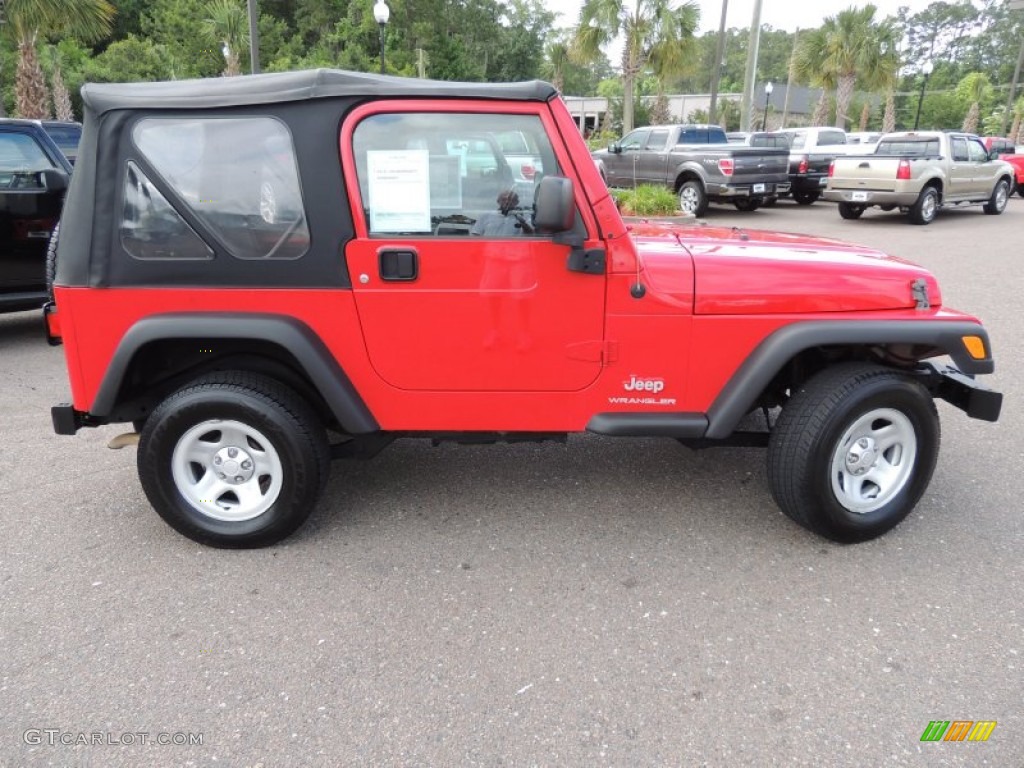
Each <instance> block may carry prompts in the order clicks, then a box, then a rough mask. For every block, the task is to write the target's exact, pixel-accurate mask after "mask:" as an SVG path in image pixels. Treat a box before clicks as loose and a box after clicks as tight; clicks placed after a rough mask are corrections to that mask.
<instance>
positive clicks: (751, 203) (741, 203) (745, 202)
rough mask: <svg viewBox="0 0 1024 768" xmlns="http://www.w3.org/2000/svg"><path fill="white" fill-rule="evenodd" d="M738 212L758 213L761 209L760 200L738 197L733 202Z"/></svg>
mask: <svg viewBox="0 0 1024 768" xmlns="http://www.w3.org/2000/svg"><path fill="white" fill-rule="evenodd" d="M732 204H733V205H735V206H736V210H737V211H756V210H757V209H758V208H760V207H761V201H760V200H753V199H751V198H749V197H738V198H736V199H735V200H733V201H732Z"/></svg>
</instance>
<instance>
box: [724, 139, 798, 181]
mask: <svg viewBox="0 0 1024 768" xmlns="http://www.w3.org/2000/svg"><path fill="white" fill-rule="evenodd" d="M732 156H733V174H732V175H733V179H743V178H745V177H751V178H752V177H755V176H757V177H763V176H780V177H781V178H780V180H782V181H785V178H786V177H788V174H789V153H788V152H787V151H786V150H784V149H761V148H758V147H750V148H749V149H746V148H736V149H733V151H732Z"/></svg>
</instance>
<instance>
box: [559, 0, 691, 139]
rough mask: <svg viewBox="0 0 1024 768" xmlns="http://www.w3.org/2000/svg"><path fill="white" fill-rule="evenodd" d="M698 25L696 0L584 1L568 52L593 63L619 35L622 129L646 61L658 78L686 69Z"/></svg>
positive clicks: (629, 122) (627, 126)
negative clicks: (675, 3)
mask: <svg viewBox="0 0 1024 768" xmlns="http://www.w3.org/2000/svg"><path fill="white" fill-rule="evenodd" d="M699 23H700V9H699V7H698V5H697V3H696V2H695V1H694V0H686V2H683V3H682V4H681V5H679V6H678V7H675V6H673V0H633V2H632V3H629V2H628V0H584V3H583V7H582V8H581V9H580V21H579V25H578V26H577V27H576V32H575V36H574V37H573V41H572V45H571V48H570V52H571V54H572V55H573V57H574V58H575V59H576V60H577V61H581V62H586V61H593V60H594V59H596V58H597V57H598V56H599V55H600V53H601V46H602V45H605V44H607V43H610V42H611V41H613V40H614V39H615V38H616V37H618V36H619V35H620V34H621V35H622V37H623V41H624V45H623V48H622V85H623V92H624V93H623V102H622V131H623V133H629V131H631V130H633V96H634V91H635V85H636V79H637V77H638V76H639V75H640V74H641V73H642V72H643V71H644V69H645V68H646V67H647V65H648V64H650V63H654V65H655V69H656V73H657V74H658V75H659V76H660V77H662V78H665V77H671V76H675V75H677V74H682V73H683V72H685V70H686V68H687V66H689V65H690V63H691V62H693V61H694V60H695V59H696V56H694V55H693V50H692V47H693V40H694V38H693V35H694V32H695V31H696V29H697V26H698V24H699Z"/></svg>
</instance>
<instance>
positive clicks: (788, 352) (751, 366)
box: [704, 320, 995, 440]
mask: <svg viewBox="0 0 1024 768" xmlns="http://www.w3.org/2000/svg"><path fill="white" fill-rule="evenodd" d="M963 336H978V337H980V338H981V339H982V340H983V341H984V343H985V353H986V356H985V358H984V359H982V360H978V359H975V358H973V357H971V356H970V354H969V353H968V351H967V349H966V347H964V344H963V341H962V337H963ZM880 344H920V345H927V346H931V347H934V348H936V349H940V350H942V352H943V353H945V354H948V355H949V356H950V357H951V358H952V359H953V362H954V364H955V365H956V366H957V368H959V369H960V370H961V371H962V372H963V373H966V374H969V375H974V374H979V373H992V371H993V370H994V369H995V363H994V361H993V359H992V347H991V346H990V345H989V340H988V333H987V332H986V331H985V329H984V328H983V327H982V326H981V325H979V324H978V323H973V322H969V321H945V320H846V321H843V320H822V321H809V322H804V323H796V324H793V325H787V326H785V327H784V328H780V329H779V330H777V331H775V332H774V333H772V334H770V335H769V336H768V337H767V338H766V339H764V340H763V341H762V342H761V343H760V344H758V346H757V347H756V348H755V349H754V351H753V352H752V353H751V354H750V355H749V356H748V357H747V359H746V360H744V361H743V363H742V365H740V367H739V368H738V369H737V370H736V373H734V374H733V376H732V378H730V379H729V381H728V383H727V384H726V385H725V386H724V387H723V388H722V391H721V392H720V393H719V395H718V397H716V398H715V401H714V402H713V403H712V404H711V407H710V408H709V409H708V429H707V432H706V433H705V435H704V436H705V437H707V438H708V439H712V440H714V439H724V438H726V437H728V436H729V435H731V434H732V432H733V430H735V429H736V425H738V424H739V423H740V421H741V420H742V419H743V417H744V416H745V415H746V414H747V413H748V412H749V411H750V409H751V408H752V407H753V406H754V404H755V403H756V402H757V399H758V397H760V395H761V393H762V392H764V390H765V388H766V387H767V386H768V384H769V383H770V382H771V380H772V379H773V378H775V376H776V374H778V373H779V371H781V370H782V368H783V366H785V365H786V364H787V363H788V362H789V361H790V360H792V359H793V358H794V357H795V356H796V355H798V354H800V353H801V352H804V351H805V350H808V349H812V348H814V347H822V346H837V345H839V346H842V345H880Z"/></svg>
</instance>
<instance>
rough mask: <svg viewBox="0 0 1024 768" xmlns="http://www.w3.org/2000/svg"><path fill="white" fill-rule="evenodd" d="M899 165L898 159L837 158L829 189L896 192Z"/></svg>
mask: <svg viewBox="0 0 1024 768" xmlns="http://www.w3.org/2000/svg"><path fill="white" fill-rule="evenodd" d="M899 165H900V158H898V157H876V156H864V155H862V156H860V157H837V158H836V160H835V166H834V167H833V170H832V178H831V179H830V180H829V188H830V189H864V190H870V191H873V192H895V191H896V172H897V170H898V169H899Z"/></svg>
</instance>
